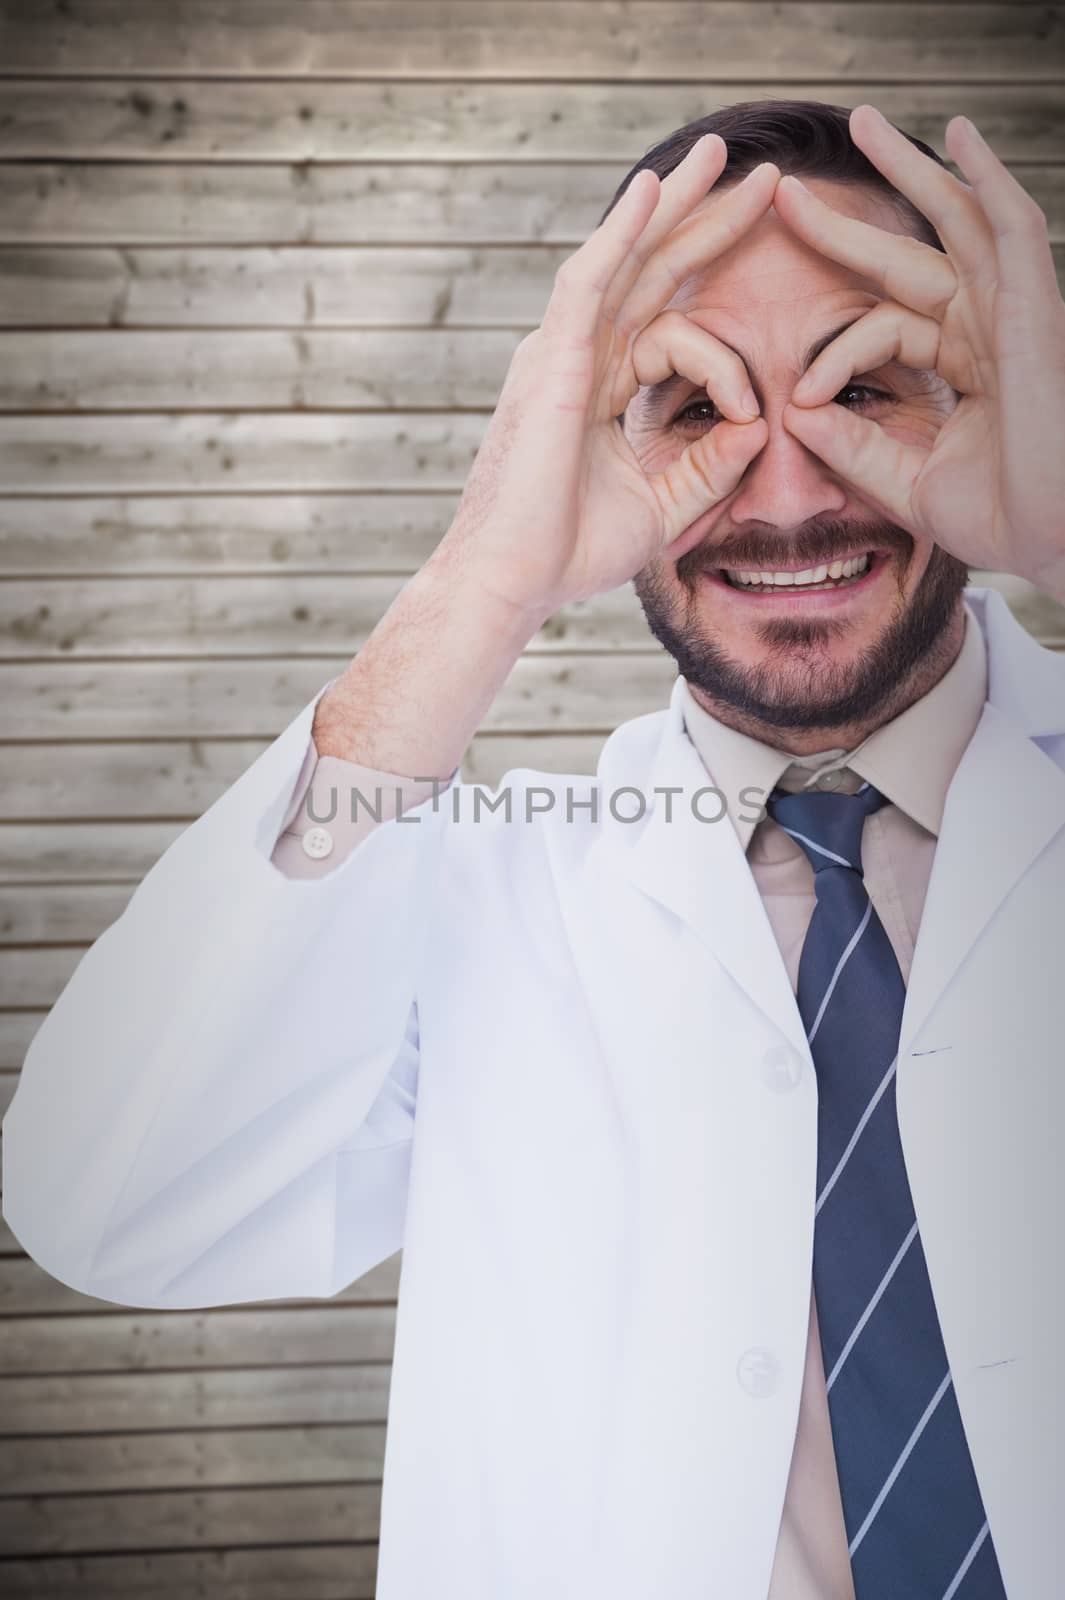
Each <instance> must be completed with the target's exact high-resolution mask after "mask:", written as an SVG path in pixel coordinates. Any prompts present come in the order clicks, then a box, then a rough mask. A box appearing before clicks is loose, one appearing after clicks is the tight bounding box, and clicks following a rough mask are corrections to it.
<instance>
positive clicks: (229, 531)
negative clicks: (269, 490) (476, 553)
mask: <svg viewBox="0 0 1065 1600" xmlns="http://www.w3.org/2000/svg"><path fill="white" fill-rule="evenodd" d="M458 500H459V488H458V487H455V488H452V489H447V490H439V491H434V490H428V491H426V492H425V493H410V494H408V493H404V492H402V491H401V492H398V493H394V494H373V493H367V494H363V493H356V494H344V493H339V494H338V493H332V494H319V495H311V494H301V493H299V492H295V493H288V494H262V495H256V494H250V495H220V496H215V497H212V496H210V495H188V496H169V497H154V496H149V495H136V496H132V497H128V496H122V497H114V498H112V497H107V496H105V497H97V498H93V499H87V500H77V499H65V498H63V499H57V498H49V497H45V498H42V499H39V500H34V499H25V500H19V499H13V500H5V499H0V568H2V570H3V572H4V573H5V575H6V576H7V577H9V578H15V577H19V576H27V577H34V578H39V577H45V576H58V575H60V574H63V573H70V574H91V573H96V574H103V573H114V574H118V573H129V574H134V573H151V572H156V573H163V572H169V573H176V574H180V573H181V572H211V571H218V572H241V573H253V572H256V571H260V572H272V573H277V574H287V573H291V572H329V573H337V572H360V573H370V572H413V571H414V570H415V568H417V567H420V566H421V565H422V563H423V562H424V561H425V560H426V559H427V558H428V557H429V556H430V555H431V554H432V552H433V550H434V549H435V548H436V545H437V543H438V541H439V540H440V539H441V537H442V536H443V535H444V533H445V532H446V531H447V529H448V527H449V526H450V523H451V520H452V518H453V516H454V514H455V508H456V506H457V505H458Z"/></svg>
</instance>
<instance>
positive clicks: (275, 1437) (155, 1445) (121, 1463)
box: [0, 1423, 385, 1495]
mask: <svg viewBox="0 0 1065 1600" xmlns="http://www.w3.org/2000/svg"><path fill="white" fill-rule="evenodd" d="M384 1453H385V1429H384V1426H383V1425H381V1424H380V1423H376V1424H374V1423H371V1424H354V1425H349V1426H347V1427H341V1428H338V1427H333V1426H330V1425H328V1424H326V1425H319V1426H313V1425H312V1426H306V1425H303V1426H299V1427H295V1428H237V1429H227V1428H218V1429H215V1428H204V1429H200V1430H198V1431H189V1430H187V1429H184V1430H182V1431H180V1432H175V1433H119V1434H110V1435H106V1436H104V1437H102V1438H101V1437H89V1438H86V1437H75V1438H60V1439H55V1438H47V1437H46V1438H38V1439H5V1440H4V1448H3V1450H2V1451H0V1494H22V1495H29V1494H33V1495H37V1494H78V1493H84V1492H85V1491H91V1492H92V1493H94V1494H99V1493H115V1492H118V1491H122V1490H128V1489H141V1490H147V1489H198V1488H205V1489H208V1488H227V1487H229V1488H239V1487H247V1486H250V1485H252V1484H263V1485H271V1484H282V1483H308V1482H310V1483H313V1482H317V1483H351V1482H353V1481H355V1482H358V1481H364V1482H365V1481H371V1482H372V1481H375V1480H376V1481H378V1482H379V1481H380V1479H381V1476H382V1472H383V1470H384Z"/></svg>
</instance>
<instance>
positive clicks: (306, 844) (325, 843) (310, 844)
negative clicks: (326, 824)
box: [303, 828, 333, 861]
mask: <svg viewBox="0 0 1065 1600" xmlns="http://www.w3.org/2000/svg"><path fill="white" fill-rule="evenodd" d="M303 848H304V850H305V851H306V853H307V855H309V856H310V858H311V860H312V861H320V860H321V859H322V857H323V856H327V855H329V854H330V852H331V851H332V849H333V835H332V834H331V833H330V832H329V829H328V828H308V829H307V832H306V833H305V834H304V835H303Z"/></svg>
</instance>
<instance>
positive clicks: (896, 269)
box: [773, 175, 958, 317]
mask: <svg viewBox="0 0 1065 1600" xmlns="http://www.w3.org/2000/svg"><path fill="white" fill-rule="evenodd" d="M773 204H774V206H775V207H776V210H777V213H778V214H779V216H780V217H781V219H782V220H783V221H784V222H786V223H787V225H788V227H789V228H791V229H792V230H793V232H795V233H797V234H798V236H799V238H800V239H802V240H804V241H805V242H806V244H808V245H810V246H811V247H812V248H813V249H814V250H817V251H819V252H820V253H821V255H825V256H829V257H830V258H831V259H832V260H833V261H838V262H839V263H840V264H841V265H842V266H844V267H850V269H851V271H852V272H860V273H863V274H864V275H865V276H866V277H867V278H871V279H872V281H873V282H874V283H876V284H879V286H880V287H881V288H882V289H883V290H884V291H885V292H886V293H887V294H888V295H890V297H891V298H892V299H893V300H899V301H902V302H903V303H904V304H905V305H909V306H912V307H913V308H914V310H915V311H920V312H922V313H924V314H925V315H926V316H939V317H942V315H943V313H944V311H945V310H946V308H947V306H948V305H949V303H950V301H951V299H952V298H953V296H954V294H955V291H956V290H957V287H958V279H957V274H956V272H955V270H954V267H953V265H952V264H951V261H950V259H949V258H948V257H947V256H945V255H944V254H943V252H942V251H941V250H934V249H933V248H932V246H931V245H929V244H924V243H923V242H922V241H921V240H920V239H915V238H913V237H912V235H910V234H898V233H888V232H887V231H886V230H885V229H884V228H877V227H874V226H873V224H872V223H869V222H860V221H859V220H858V218H857V217H845V216H844V215H843V213H842V212H841V211H837V210H836V209H835V207H834V206H830V205H826V203H825V202H824V201H823V200H822V199H820V197H819V196H818V195H815V194H814V193H813V191H812V190H810V189H807V187H806V185H805V184H804V183H802V182H801V181H800V180H799V179H798V178H795V177H792V176H791V175H789V176H788V177H786V178H781V180H780V182H779V184H778V185H777V192H776V195H775V196H774V200H773Z"/></svg>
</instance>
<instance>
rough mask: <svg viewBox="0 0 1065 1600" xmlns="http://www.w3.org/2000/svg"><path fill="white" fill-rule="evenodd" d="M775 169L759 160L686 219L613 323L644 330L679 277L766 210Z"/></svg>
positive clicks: (624, 330) (628, 330) (625, 333)
mask: <svg viewBox="0 0 1065 1600" xmlns="http://www.w3.org/2000/svg"><path fill="white" fill-rule="evenodd" d="M779 177H780V170H779V168H778V167H776V166H774V164H773V163H772V162H771V161H763V162H762V164H761V165H760V166H757V167H755V168H754V169H753V170H752V171H751V172H749V173H748V174H747V176H746V177H745V178H744V179H743V181H742V182H741V183H738V184H736V185H735V187H734V188H730V189H726V190H723V191H722V193H721V194H720V195H719V197H718V198H717V201H716V204H715V205H713V206H712V207H711V208H710V209H709V210H708V211H704V212H700V213H699V214H698V215H696V216H690V217H688V218H687V219H686V220H685V221H684V222H682V223H681V224H680V225H679V226H678V227H676V228H675V229H674V230H673V232H672V233H671V234H670V235H669V236H668V237H667V238H666V240H665V241H664V242H663V243H662V244H661V245H660V246H659V248H658V249H657V250H656V251H655V252H654V254H653V255H651V256H650V257H649V258H648V260H647V263H646V265H645V266H644V267H643V269H642V270H641V272H640V274H639V276H638V277H637V278H636V281H635V282H634V283H633V285H632V288H631V289H630V290H629V292H628V294H627V295H626V296H625V299H624V300H623V301H622V303H621V304H620V306H619V307H618V309H617V312H616V313H615V317H614V323H615V326H616V328H617V330H618V333H619V334H620V335H621V336H622V337H623V338H628V337H630V336H631V335H632V334H634V333H638V332H639V331H640V329H641V328H645V327H646V326H647V324H648V323H649V322H650V321H651V319H652V317H655V316H657V314H658V313H659V312H660V311H661V310H662V309H663V308H664V307H665V306H666V305H667V304H668V303H669V301H670V300H672V298H673V296H674V295H675V294H676V292H677V290H678V289H679V288H680V286H681V284H682V283H683V282H684V280H685V279H686V278H688V277H690V276H691V274H692V273H693V272H696V271H698V270H699V269H700V268H702V267H706V266H708V265H709V264H710V262H711V261H713V260H715V259H716V257H717V256H719V255H721V254H723V253H724V251H726V250H728V249H729V248H730V247H731V246H732V245H734V244H735V243H736V242H737V240H738V239H740V238H742V236H743V234H744V233H746V232H747V230H748V229H749V228H750V227H751V226H752V224H753V223H755V222H756V221H757V220H758V218H759V217H760V216H761V215H762V214H763V213H764V212H765V211H767V210H768V209H769V207H770V205H771V204H772V202H773V191H774V190H775V188H776V186H777V182H778V179H779Z"/></svg>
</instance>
